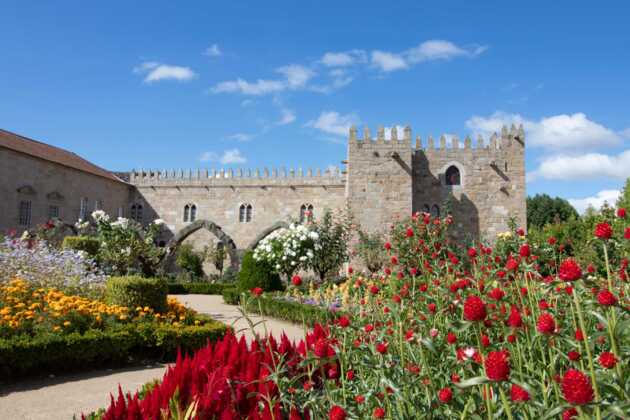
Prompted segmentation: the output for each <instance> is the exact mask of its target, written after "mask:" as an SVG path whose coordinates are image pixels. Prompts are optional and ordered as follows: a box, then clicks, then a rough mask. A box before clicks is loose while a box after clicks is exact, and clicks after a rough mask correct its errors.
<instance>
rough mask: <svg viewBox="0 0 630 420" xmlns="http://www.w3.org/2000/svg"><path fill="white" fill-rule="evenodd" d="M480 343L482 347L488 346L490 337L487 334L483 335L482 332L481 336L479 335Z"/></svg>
mask: <svg viewBox="0 0 630 420" xmlns="http://www.w3.org/2000/svg"><path fill="white" fill-rule="evenodd" d="M481 344H482V345H483V346H484V347H489V346H490V344H491V343H490V337H488V336H487V335H485V334H482V336H481Z"/></svg>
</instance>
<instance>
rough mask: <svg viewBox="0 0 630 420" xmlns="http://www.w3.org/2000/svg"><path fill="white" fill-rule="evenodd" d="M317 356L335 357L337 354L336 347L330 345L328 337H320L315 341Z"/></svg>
mask: <svg viewBox="0 0 630 420" xmlns="http://www.w3.org/2000/svg"><path fill="white" fill-rule="evenodd" d="M314 353H315V356H317V357H320V358H323V357H333V356H335V354H336V353H335V349H334V348H333V347H332V346H331V345H330V343H329V342H328V340H327V339H325V338H320V339H319V340H317V342H316V343H315V348H314Z"/></svg>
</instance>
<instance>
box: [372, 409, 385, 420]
mask: <svg viewBox="0 0 630 420" xmlns="http://www.w3.org/2000/svg"><path fill="white" fill-rule="evenodd" d="M372 417H374V418H375V419H382V418H383V417H385V409H384V408H383V407H376V408H375V409H374V411H372Z"/></svg>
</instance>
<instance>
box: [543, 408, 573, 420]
mask: <svg viewBox="0 0 630 420" xmlns="http://www.w3.org/2000/svg"><path fill="white" fill-rule="evenodd" d="M569 407H570V406H569V405H567V404H563V405H561V406H558V407H556V408H554V409H552V410H550V411H548V412H547V414H545V416H544V417H543V418H542V420H546V419H549V418H552V417H555V416H557V415H558V414H560V413H562V412H563V411H564V410H565V409H567V408H569Z"/></svg>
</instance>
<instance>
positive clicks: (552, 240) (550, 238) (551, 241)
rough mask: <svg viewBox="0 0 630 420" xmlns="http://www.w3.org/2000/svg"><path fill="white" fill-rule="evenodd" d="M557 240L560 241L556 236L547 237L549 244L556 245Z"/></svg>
mask: <svg viewBox="0 0 630 420" xmlns="http://www.w3.org/2000/svg"><path fill="white" fill-rule="evenodd" d="M556 242H558V240H557V239H556V238H554V237H553V236H550V237H549V239H547V243H548V244H549V245H555V244H556Z"/></svg>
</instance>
